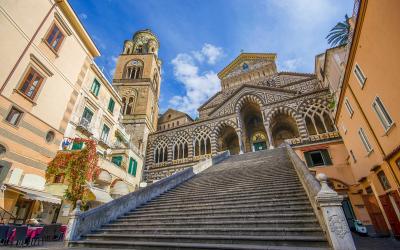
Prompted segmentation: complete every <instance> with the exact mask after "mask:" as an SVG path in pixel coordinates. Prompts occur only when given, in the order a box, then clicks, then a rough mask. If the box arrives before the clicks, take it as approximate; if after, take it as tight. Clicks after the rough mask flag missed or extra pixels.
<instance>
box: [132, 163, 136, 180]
mask: <svg viewBox="0 0 400 250" xmlns="http://www.w3.org/2000/svg"><path fill="white" fill-rule="evenodd" d="M136 170H137V161H136V160H133V168H132V175H133V176H136Z"/></svg>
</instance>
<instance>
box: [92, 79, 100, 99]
mask: <svg viewBox="0 0 400 250" xmlns="http://www.w3.org/2000/svg"><path fill="white" fill-rule="evenodd" d="M99 90H100V83H99V82H98V81H97V80H96V79H94V81H93V84H92V88H91V91H92V93H93V94H94V95H95V96H98V95H99Z"/></svg>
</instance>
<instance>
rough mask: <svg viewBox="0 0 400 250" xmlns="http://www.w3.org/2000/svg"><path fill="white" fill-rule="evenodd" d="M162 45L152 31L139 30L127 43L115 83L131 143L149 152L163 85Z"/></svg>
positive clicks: (117, 69) (115, 75) (118, 62)
mask: <svg viewBox="0 0 400 250" xmlns="http://www.w3.org/2000/svg"><path fill="white" fill-rule="evenodd" d="M159 47H160V44H159V42H158V39H157V37H156V36H155V35H154V34H153V33H152V32H151V31H150V30H140V31H138V32H136V33H135V34H134V35H133V38H132V40H127V41H125V43H124V47H123V51H122V53H121V55H120V56H119V57H118V60H117V65H116V68H115V73H114V79H113V86H114V88H115V89H116V90H117V92H118V93H119V95H120V96H121V97H122V112H123V119H122V123H123V125H124V126H125V128H126V131H127V132H128V134H130V135H131V142H132V143H133V144H134V145H135V146H136V147H137V148H138V149H139V151H140V152H141V153H143V154H144V153H145V152H146V145H147V138H148V135H149V133H152V132H154V131H156V129H157V120H158V99H159V96H160V84H161V60H160V59H159V58H158V49H159Z"/></svg>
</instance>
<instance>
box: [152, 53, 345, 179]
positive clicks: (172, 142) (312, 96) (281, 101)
mask: <svg viewBox="0 0 400 250" xmlns="http://www.w3.org/2000/svg"><path fill="white" fill-rule="evenodd" d="M218 77H219V79H220V81H221V90H220V91H219V92H218V93H216V94H215V95H214V96H212V97H211V98H210V99H209V100H207V101H206V102H205V103H204V104H203V105H202V106H200V107H199V108H198V112H199V119H198V120H196V121H193V120H191V119H190V117H189V116H188V115H186V114H185V113H182V112H179V111H175V110H168V111H167V112H165V113H164V114H163V115H161V116H160V118H159V120H160V123H159V124H158V126H157V131H154V132H153V133H150V134H149V136H148V139H147V151H146V164H145V165H146V167H145V180H146V181H147V182H153V181H157V180H160V179H162V178H164V177H166V176H169V175H172V174H173V173H175V172H179V171H181V170H183V169H184V168H186V167H189V166H192V165H194V164H195V163H197V162H199V161H201V160H203V159H206V158H210V157H212V156H215V155H217V154H218V153H219V152H222V151H225V150H229V151H230V153H231V154H242V153H247V152H252V151H258V150H267V149H269V148H274V147H279V146H280V145H282V143H284V142H285V141H287V142H289V143H291V144H292V145H307V144H308V143H309V142H315V141H316V140H324V139H329V137H338V134H337V132H336V128H335V126H334V124H333V122H332V117H331V112H330V109H329V106H330V105H329V103H330V94H329V89H328V88H326V87H323V86H322V85H321V84H320V82H319V81H318V80H317V78H316V76H315V75H314V74H304V73H294V72H279V71H278V70H277V66H276V54H272V53H241V54H240V55H239V56H238V57H237V58H236V59H235V60H233V61H232V62H231V63H230V64H229V65H227V66H226V67H225V68H224V69H223V70H222V71H221V72H220V73H219V74H218ZM205 87H206V86H205ZM188 117H189V118H188ZM179 121H180V122H179ZM321 135H324V136H323V137H321Z"/></svg>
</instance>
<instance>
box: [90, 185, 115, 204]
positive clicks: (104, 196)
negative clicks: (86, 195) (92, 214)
mask: <svg viewBox="0 0 400 250" xmlns="http://www.w3.org/2000/svg"><path fill="white" fill-rule="evenodd" d="M89 190H90V192H91V193H92V194H93V196H94V199H95V200H96V201H98V202H101V203H107V202H110V201H112V200H113V198H112V197H111V196H110V194H109V193H108V192H107V191H106V190H104V189H101V188H96V187H89Z"/></svg>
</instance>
